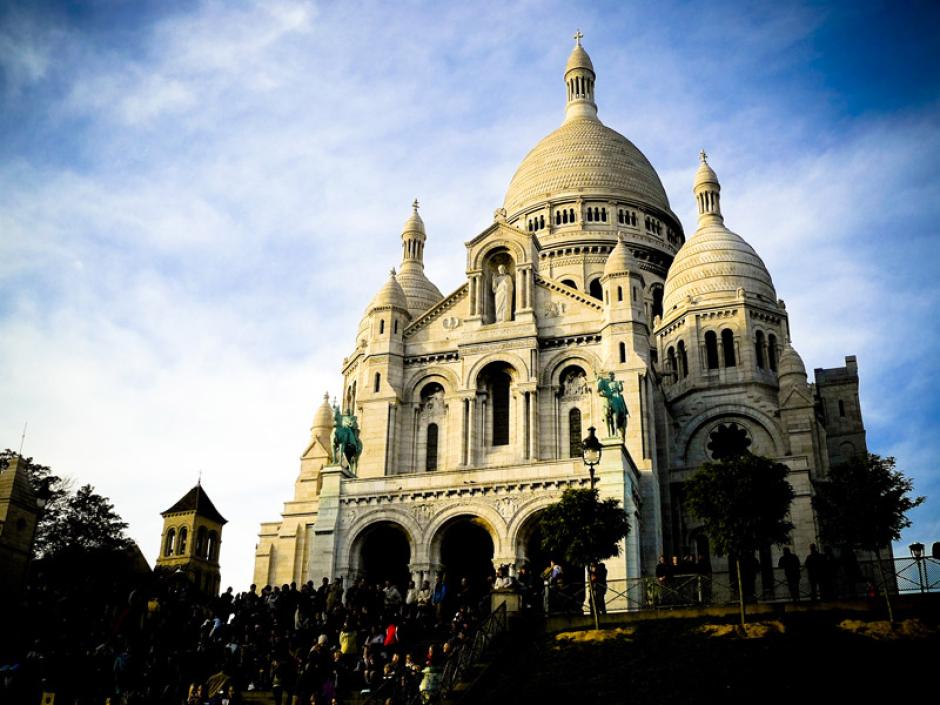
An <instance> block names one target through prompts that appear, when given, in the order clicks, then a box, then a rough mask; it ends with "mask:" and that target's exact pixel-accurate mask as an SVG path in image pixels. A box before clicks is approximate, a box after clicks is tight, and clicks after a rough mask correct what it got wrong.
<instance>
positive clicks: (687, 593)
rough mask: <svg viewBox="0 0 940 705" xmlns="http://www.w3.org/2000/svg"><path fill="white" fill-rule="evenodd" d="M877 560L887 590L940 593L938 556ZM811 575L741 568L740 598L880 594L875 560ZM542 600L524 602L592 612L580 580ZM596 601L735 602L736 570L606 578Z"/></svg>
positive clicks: (614, 606) (634, 605)
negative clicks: (811, 577) (792, 577)
mask: <svg viewBox="0 0 940 705" xmlns="http://www.w3.org/2000/svg"><path fill="white" fill-rule="evenodd" d="M881 563H882V566H881V567H882V568H883V570H884V576H885V580H886V581H887V588H888V592H890V593H893V594H912V593H919V592H940V560H937V559H935V558H920V559H915V558H895V559H893V560H889V559H885V560H882V561H881ZM814 578H816V579H814V581H813V582H811V581H810V580H809V575H808V574H807V572H806V569H805V568H803V569H802V570H801V571H800V577H799V580H798V581H795V582H794V583H793V584H792V585H791V584H790V583H789V582H788V580H787V577H786V575H785V574H784V572H783V570H781V569H780V568H773V569H763V570H757V571H755V572H752V573H748V572H746V571H744V570H742V571H741V584H742V588H743V591H744V596H745V599H746V600H748V601H751V602H787V601H794V600H833V599H858V598H865V597H874V596H876V595H878V594H880V593H881V592H882V584H883V583H882V577H881V570H879V566H878V562H877V561H863V562H859V563H856V564H852V565H851V566H847V567H837V568H836V569H833V570H823V571H822V572H821V574H820V575H819V576H814ZM542 598H543V599H542V600H538V599H535V600H532V599H530V600H528V602H530V603H533V602H534V603H536V604H538V603H541V604H542V605H543V606H544V609H545V610H546V611H548V612H550V613H569V614H583V613H586V612H588V611H589V610H590V608H589V604H588V601H587V593H586V589H585V586H584V584H583V583H582V584H572V585H569V586H568V587H566V588H561V589H556V588H553V587H552V588H549V589H547V591H546V592H544V593H543V594H542ZM596 599H597V604H598V609H599V611H601V612H621V611H628V610H630V611H633V610H643V609H668V608H674V607H694V606H708V605H726V604H730V603H733V602H736V601H737V600H738V580H737V575H736V574H735V573H734V572H731V573H713V574H679V575H670V576H668V577H663V578H655V577H644V578H628V579H621V580H609V581H608V582H607V583H606V586H602V587H601V588H599V589H598V590H597V592H596Z"/></svg>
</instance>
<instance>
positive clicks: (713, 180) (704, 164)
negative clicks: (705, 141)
mask: <svg viewBox="0 0 940 705" xmlns="http://www.w3.org/2000/svg"><path fill="white" fill-rule="evenodd" d="M699 160H700V161H699V165H698V170H697V171H696V172H695V179H694V181H693V182H692V190H693V191H695V190H696V189H698V188H699V187H700V186H704V185H705V184H714V185H715V186H717V187H718V188H719V189H720V188H721V184H720V183H719V182H718V174H716V173H715V170H714V169H712V168H711V166H710V165H709V163H708V155H707V154H705V150H704V149H703V150H702V151H701V153H700V154H699Z"/></svg>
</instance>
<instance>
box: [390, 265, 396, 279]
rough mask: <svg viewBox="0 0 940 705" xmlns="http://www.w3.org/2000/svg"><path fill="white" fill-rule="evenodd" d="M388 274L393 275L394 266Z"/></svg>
mask: <svg viewBox="0 0 940 705" xmlns="http://www.w3.org/2000/svg"><path fill="white" fill-rule="evenodd" d="M389 274H390V275H392V276H393V277H394V276H395V268H394V267H392V269H391V270H390V271H389Z"/></svg>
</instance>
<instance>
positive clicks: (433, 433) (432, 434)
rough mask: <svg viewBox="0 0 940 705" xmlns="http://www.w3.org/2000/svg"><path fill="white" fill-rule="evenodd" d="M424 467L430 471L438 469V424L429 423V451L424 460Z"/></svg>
mask: <svg viewBox="0 0 940 705" xmlns="http://www.w3.org/2000/svg"><path fill="white" fill-rule="evenodd" d="M424 469H425V470H427V471H428V472H431V471H432V470H437V424H436V423H430V424H428V443H427V453H426V456H425V461H424Z"/></svg>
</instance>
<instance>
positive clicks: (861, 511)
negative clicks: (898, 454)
mask: <svg viewBox="0 0 940 705" xmlns="http://www.w3.org/2000/svg"><path fill="white" fill-rule="evenodd" d="M815 489H816V496H815V497H813V506H814V508H815V509H816V513H817V515H818V516H819V522H820V535H821V538H822V539H823V541H825V542H826V543H830V544H833V545H837V546H850V547H853V548H861V549H865V550H869V551H877V550H878V549H880V548H883V547H885V546H887V545H888V544H890V543H891V542H892V541H897V540H898V539H900V538H901V531H902V530H903V529H906V528H907V527H908V526H910V525H911V521H910V519H908V518H907V512H908V511H910V510H911V509H913V508H914V507H916V506H918V505H920V504H921V503H922V502H923V501H924V497H911V496H910V494H911V492H912V491H913V489H914V483H913V482H912V481H911V480H910V479H909V478H907V477H905V476H904V474H903V473H902V472H901V471H900V470H897V469H896V468H895V460H894V458H890V457H889V458H882V457H881V456H878V455H875V454H873V453H867V454H865V455H857V456H855V457H854V458H852V459H851V460H849V461H848V462H847V463H844V464H842V465H835V466H833V467H832V468H831V469H830V471H829V477H828V479H826V480H820V481H817V482H816V483H815Z"/></svg>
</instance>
